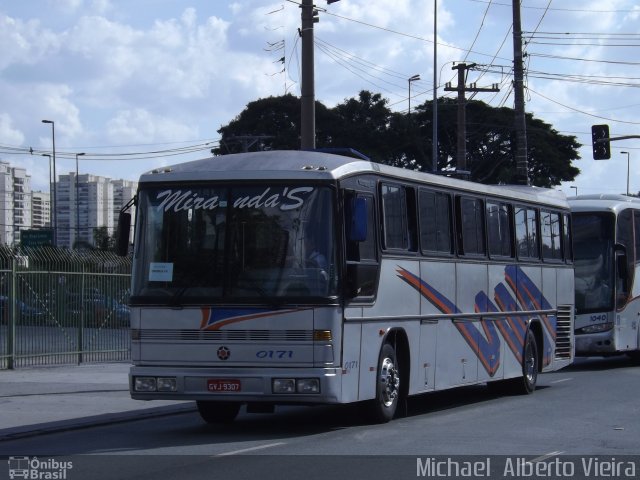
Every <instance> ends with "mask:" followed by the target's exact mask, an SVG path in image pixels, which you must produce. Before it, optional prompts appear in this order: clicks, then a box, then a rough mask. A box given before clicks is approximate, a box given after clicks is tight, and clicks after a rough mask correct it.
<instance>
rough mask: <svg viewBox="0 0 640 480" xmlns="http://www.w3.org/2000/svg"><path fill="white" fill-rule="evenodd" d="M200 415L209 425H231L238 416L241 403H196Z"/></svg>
mask: <svg viewBox="0 0 640 480" xmlns="http://www.w3.org/2000/svg"><path fill="white" fill-rule="evenodd" d="M196 405H197V406H198V413H200V416H201V417H202V419H203V420H204V421H205V422H207V423H231V422H233V421H234V420H235V418H236V417H237V416H238V412H239V411H240V403H238V402H210V401H201V400H198V401H197V402H196Z"/></svg>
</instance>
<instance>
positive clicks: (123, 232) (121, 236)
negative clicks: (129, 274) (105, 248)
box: [116, 212, 131, 257]
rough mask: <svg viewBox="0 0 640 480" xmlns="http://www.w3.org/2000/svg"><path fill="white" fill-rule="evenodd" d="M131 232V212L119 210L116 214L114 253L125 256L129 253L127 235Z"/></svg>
mask: <svg viewBox="0 0 640 480" xmlns="http://www.w3.org/2000/svg"><path fill="white" fill-rule="evenodd" d="M130 232H131V214H130V213H126V212H120V215H119V216H118V232H117V233H118V236H117V238H116V253H117V254H118V255H120V256H121V257H126V256H127V254H128V253H129V235H130Z"/></svg>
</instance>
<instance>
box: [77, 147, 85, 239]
mask: <svg viewBox="0 0 640 480" xmlns="http://www.w3.org/2000/svg"><path fill="white" fill-rule="evenodd" d="M81 155H84V153H76V248H78V242H79V241H80V202H79V197H78V192H79V191H80V190H79V189H78V185H79V183H78V157H79V156H81Z"/></svg>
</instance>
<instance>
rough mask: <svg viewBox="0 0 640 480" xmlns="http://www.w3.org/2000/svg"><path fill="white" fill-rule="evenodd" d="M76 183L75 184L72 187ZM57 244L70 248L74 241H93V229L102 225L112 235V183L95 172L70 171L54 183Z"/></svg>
mask: <svg viewBox="0 0 640 480" xmlns="http://www.w3.org/2000/svg"><path fill="white" fill-rule="evenodd" d="M76 185H77V186H78V188H77V191H76ZM56 200H57V202H58V205H57V206H56V214H57V219H58V220H57V221H58V228H57V235H56V239H57V245H58V247H66V248H73V246H74V245H75V244H76V242H79V243H84V244H88V245H92V246H93V245H94V235H93V234H94V229H95V228H97V227H102V226H106V227H107V230H108V232H109V234H110V235H113V226H114V217H113V184H112V182H111V179H109V178H105V177H100V176H98V175H91V174H82V175H79V176H78V182H77V184H76V174H75V173H73V172H70V173H69V174H68V175H60V176H59V177H58V182H57V184H56Z"/></svg>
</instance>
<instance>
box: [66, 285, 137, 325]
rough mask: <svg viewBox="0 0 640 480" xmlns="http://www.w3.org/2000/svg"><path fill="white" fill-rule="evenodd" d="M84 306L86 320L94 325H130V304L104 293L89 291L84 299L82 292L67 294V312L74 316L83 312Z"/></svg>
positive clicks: (86, 322)
mask: <svg viewBox="0 0 640 480" xmlns="http://www.w3.org/2000/svg"><path fill="white" fill-rule="evenodd" d="M82 306H84V321H85V325H86V326H92V327H123V326H126V327H128V326H129V313H130V310H129V306H128V305H125V304H123V303H120V302H118V301H117V300H115V299H114V298H111V297H108V296H106V295H103V294H96V293H89V294H88V295H85V297H84V300H82V299H81V295H80V294H73V293H72V294H69V295H68V296H67V313H68V314H71V315H72V316H73V317H74V318H78V317H79V316H80V314H81V307H82Z"/></svg>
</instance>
